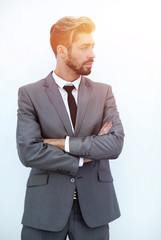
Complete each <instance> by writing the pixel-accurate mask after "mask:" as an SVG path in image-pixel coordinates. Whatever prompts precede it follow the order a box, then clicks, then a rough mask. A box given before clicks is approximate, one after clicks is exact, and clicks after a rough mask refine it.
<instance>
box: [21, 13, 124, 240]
mask: <svg viewBox="0 0 161 240" xmlns="http://www.w3.org/2000/svg"><path fill="white" fill-rule="evenodd" d="M94 30H95V25H94V23H93V22H92V21H91V20H90V19H89V18H87V17H80V18H72V17H64V18H62V19H60V20H59V21H58V22H57V23H55V24H54V25H53V26H52V28H51V32H50V43H51V46H52V49H53V51H54V53H55V56H56V60H57V64H56V68H55V70H54V71H53V72H51V73H50V74H49V75H48V76H47V77H46V78H44V79H42V80H40V81H38V82H36V83H33V84H29V85H27V86H23V87H21V88H20V89H19V101H18V104H19V109H18V124H17V148H18V154H19V157H20V160H21V162H22V163H23V164H24V165H25V166H26V167H31V168H32V169H31V173H30V176H29V179H28V182H27V191H26V198H25V209H24V215H23V220H22V224H23V229H22V240H40V239H41V240H50V239H56V240H64V239H66V236H67V235H68V236H69V238H70V239H72V240H90V239H91V240H107V239H109V227H108V223H109V222H111V221H113V220H114V219H116V218H118V217H119V216H120V211H119V207H118V203H117V199H116V195H115V191H114V187H113V178H112V175H111V171H110V166H109V159H115V158H117V157H118V156H119V154H120V152H121V150H122V146H123V138H124V133H123V128H122V124H121V121H120V118H119V114H118V112H117V109H116V104H115V99H114V96H113V94H112V90H111V87H110V86H109V85H107V84H103V83H97V82H92V81H91V80H89V79H88V78H86V77H84V75H88V74H90V72H91V68H92V64H93V62H94V58H95V55H94V53H93V47H94V40H93V37H92V32H93V31H94Z"/></svg>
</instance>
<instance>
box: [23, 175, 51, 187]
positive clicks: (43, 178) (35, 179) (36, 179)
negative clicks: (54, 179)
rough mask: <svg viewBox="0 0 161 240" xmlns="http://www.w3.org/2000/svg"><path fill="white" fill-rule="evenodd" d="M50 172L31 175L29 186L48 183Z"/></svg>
mask: <svg viewBox="0 0 161 240" xmlns="http://www.w3.org/2000/svg"><path fill="white" fill-rule="evenodd" d="M48 177H49V175H48V174H39V175H32V176H30V177H29V179H28V182H27V187H34V186H42V185H46V184H47V183H48Z"/></svg>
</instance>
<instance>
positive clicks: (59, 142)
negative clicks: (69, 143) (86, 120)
mask: <svg viewBox="0 0 161 240" xmlns="http://www.w3.org/2000/svg"><path fill="white" fill-rule="evenodd" d="M111 127H112V122H110V123H108V122H106V123H105V124H104V125H103V126H102V128H101V129H100V131H99V133H98V136H101V135H104V134H108V133H109V131H110V129H111ZM43 142H44V143H45V144H46V143H47V144H51V145H53V146H55V147H57V148H59V149H61V150H63V151H65V139H59V138H57V139H55V138H50V139H49V138H48V139H44V140H43ZM91 161H92V159H87V158H84V163H87V162H91Z"/></svg>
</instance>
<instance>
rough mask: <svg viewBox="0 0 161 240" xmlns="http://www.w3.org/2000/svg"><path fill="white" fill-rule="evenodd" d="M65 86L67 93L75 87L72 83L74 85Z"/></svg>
mask: <svg viewBox="0 0 161 240" xmlns="http://www.w3.org/2000/svg"><path fill="white" fill-rule="evenodd" d="M63 88H64V89H65V91H66V92H67V93H71V92H72V91H73V89H74V88H75V87H74V86H73V85H72V86H64V87H63Z"/></svg>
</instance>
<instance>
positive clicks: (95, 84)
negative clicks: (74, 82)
mask: <svg viewBox="0 0 161 240" xmlns="http://www.w3.org/2000/svg"><path fill="white" fill-rule="evenodd" d="M82 80H83V81H85V83H86V84H87V85H90V86H92V87H93V88H95V89H104V90H106V91H107V90H109V89H111V88H112V87H111V85H109V84H107V83H102V82H95V81H92V80H91V79H89V78H87V77H84V76H83V77H82Z"/></svg>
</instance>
